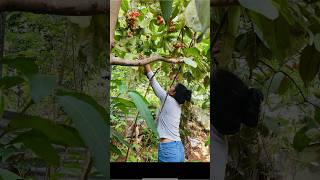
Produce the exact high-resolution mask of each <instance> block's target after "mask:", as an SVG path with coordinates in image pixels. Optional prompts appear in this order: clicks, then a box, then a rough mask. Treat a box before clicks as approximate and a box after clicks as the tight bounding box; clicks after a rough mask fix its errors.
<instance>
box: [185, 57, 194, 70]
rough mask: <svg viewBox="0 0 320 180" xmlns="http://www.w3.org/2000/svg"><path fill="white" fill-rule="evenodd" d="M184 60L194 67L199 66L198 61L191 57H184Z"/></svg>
mask: <svg viewBox="0 0 320 180" xmlns="http://www.w3.org/2000/svg"><path fill="white" fill-rule="evenodd" d="M183 61H184V63H186V64H188V65H189V66H192V67H194V68H196V67H197V63H196V62H195V61H193V60H192V59H190V58H183Z"/></svg>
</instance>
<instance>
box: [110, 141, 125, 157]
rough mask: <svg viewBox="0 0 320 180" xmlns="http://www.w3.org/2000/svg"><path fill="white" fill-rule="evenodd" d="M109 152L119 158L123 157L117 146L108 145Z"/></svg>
mask: <svg viewBox="0 0 320 180" xmlns="http://www.w3.org/2000/svg"><path fill="white" fill-rule="evenodd" d="M110 150H111V152H113V153H116V154H118V155H119V156H122V155H123V154H122V152H121V151H120V149H119V148H118V147H117V146H115V145H113V144H112V143H110Z"/></svg>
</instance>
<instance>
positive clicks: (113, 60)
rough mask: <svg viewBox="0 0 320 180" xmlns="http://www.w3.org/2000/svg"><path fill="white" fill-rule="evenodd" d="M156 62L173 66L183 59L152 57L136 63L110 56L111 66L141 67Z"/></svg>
mask: <svg viewBox="0 0 320 180" xmlns="http://www.w3.org/2000/svg"><path fill="white" fill-rule="evenodd" d="M156 61H163V62H167V63H174V64H177V63H183V62H184V61H183V59H179V58H165V57H161V56H152V57H148V58H145V59H140V60H136V61H132V60H125V59H121V58H118V57H114V56H111V61H110V64H111V65H119V66H142V65H146V64H150V63H153V62H156Z"/></svg>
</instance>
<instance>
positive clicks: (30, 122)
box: [7, 115, 83, 147]
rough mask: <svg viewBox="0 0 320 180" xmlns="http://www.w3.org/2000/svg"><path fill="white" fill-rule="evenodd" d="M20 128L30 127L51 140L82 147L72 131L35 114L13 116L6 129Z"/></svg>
mask: <svg viewBox="0 0 320 180" xmlns="http://www.w3.org/2000/svg"><path fill="white" fill-rule="evenodd" d="M21 128H32V129H34V130H37V131H39V132H41V133H43V134H44V135H46V136H47V137H48V138H49V139H50V140H51V141H53V142H55V143H57V144H61V145H65V146H71V147H83V142H82V140H81V139H80V137H79V136H77V135H75V133H74V131H72V130H71V129H70V128H68V129H67V128H66V127H65V126H62V125H58V124H56V123H54V122H53V121H51V120H49V119H43V118H41V117H37V116H27V115H24V116H17V117H14V118H13V119H12V120H11V121H10V123H9V125H8V129H7V130H10V131H12V130H16V129H21Z"/></svg>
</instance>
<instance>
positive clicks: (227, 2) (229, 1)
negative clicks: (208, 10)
mask: <svg viewBox="0 0 320 180" xmlns="http://www.w3.org/2000/svg"><path fill="white" fill-rule="evenodd" d="M238 4H239V2H238V0H211V5H212V6H218V7H219V6H220V7H222V6H231V5H238Z"/></svg>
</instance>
